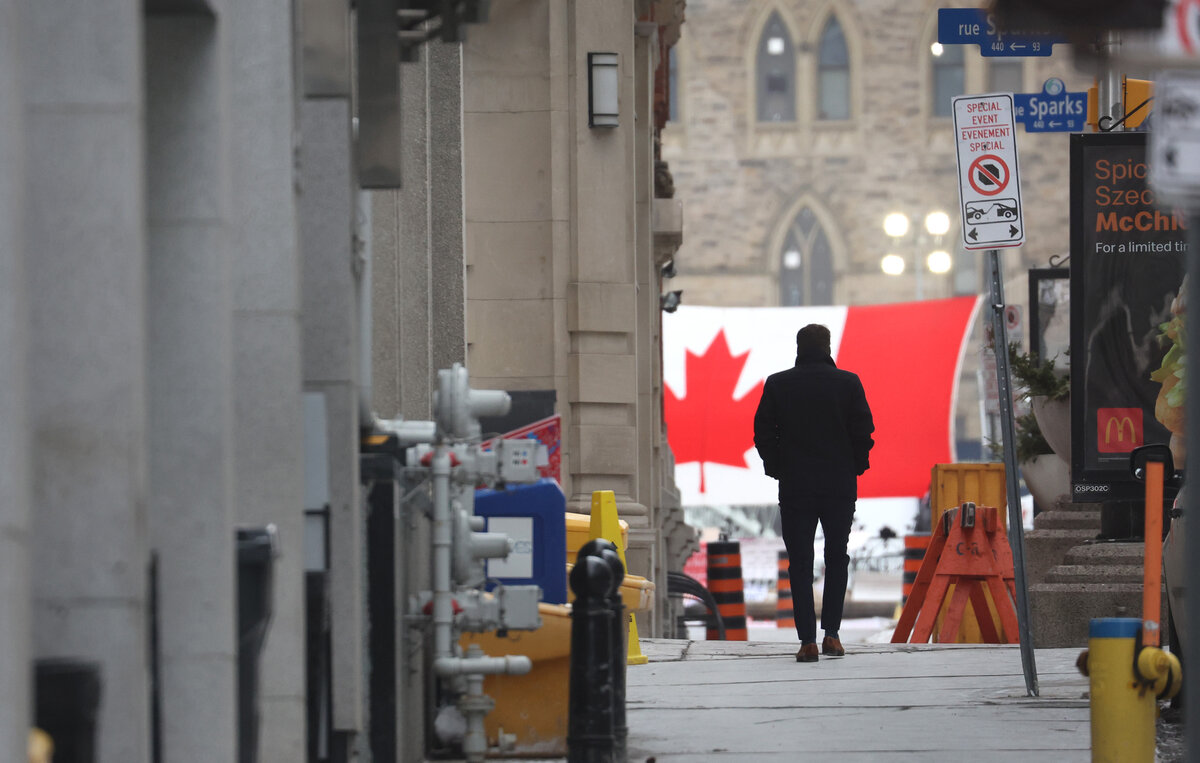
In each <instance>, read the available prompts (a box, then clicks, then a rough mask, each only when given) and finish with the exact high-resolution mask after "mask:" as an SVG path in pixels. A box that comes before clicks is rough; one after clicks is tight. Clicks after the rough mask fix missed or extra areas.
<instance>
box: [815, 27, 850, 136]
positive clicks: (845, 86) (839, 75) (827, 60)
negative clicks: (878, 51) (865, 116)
mask: <svg viewBox="0 0 1200 763" xmlns="http://www.w3.org/2000/svg"><path fill="white" fill-rule="evenodd" d="M817 116H818V118H819V119H825V120H844V119H849V118H850V50H849V48H847V47H846V35H845V33H843V31H842V25H841V23H840V22H839V21H838V19H837V16H830V17H829V20H828V21H827V22H825V29H824V30H822V32H821V42H820V45H819V47H818V49H817Z"/></svg>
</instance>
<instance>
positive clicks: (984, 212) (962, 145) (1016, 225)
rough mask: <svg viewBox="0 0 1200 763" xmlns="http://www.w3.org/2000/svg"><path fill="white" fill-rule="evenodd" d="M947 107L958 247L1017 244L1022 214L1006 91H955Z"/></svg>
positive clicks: (1009, 99) (1022, 228) (1020, 238)
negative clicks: (959, 226) (955, 163)
mask: <svg viewBox="0 0 1200 763" xmlns="http://www.w3.org/2000/svg"><path fill="white" fill-rule="evenodd" d="M953 110H954V137H955V144H956V146H957V152H956V154H957V158H958V198H959V202H960V203H959V210H960V212H961V213H962V244H963V247H964V248H966V249H999V248H1002V247H1010V246H1020V245H1021V244H1023V243H1025V220H1024V217H1023V215H1022V214H1021V183H1020V177H1019V173H1018V170H1017V129H1016V124H1015V123H1014V122H1013V97H1012V94H1011V93H989V94H987V95H960V96H958V97H957V98H955V99H953Z"/></svg>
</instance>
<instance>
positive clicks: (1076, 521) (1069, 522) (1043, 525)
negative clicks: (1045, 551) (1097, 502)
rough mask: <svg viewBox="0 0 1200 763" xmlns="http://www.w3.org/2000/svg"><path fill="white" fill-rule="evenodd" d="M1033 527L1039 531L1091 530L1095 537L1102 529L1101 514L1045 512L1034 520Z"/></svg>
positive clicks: (1088, 512) (1063, 511) (1093, 512)
mask: <svg viewBox="0 0 1200 763" xmlns="http://www.w3.org/2000/svg"><path fill="white" fill-rule="evenodd" d="M1033 526H1034V528H1035V529H1038V530H1090V531H1091V532H1092V534H1093V536H1094V535H1095V534H1096V533H1097V532H1099V529H1100V512H1098V511H1066V510H1058V509H1055V510H1053V511H1043V512H1042V513H1041V514H1038V515H1037V516H1036V517H1034V518H1033Z"/></svg>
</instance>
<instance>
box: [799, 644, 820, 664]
mask: <svg viewBox="0 0 1200 763" xmlns="http://www.w3.org/2000/svg"><path fill="white" fill-rule="evenodd" d="M818 659H820V658H819V657H817V645H816V644H803V645H801V647H800V651H799V652H796V662H816V661H817V660H818Z"/></svg>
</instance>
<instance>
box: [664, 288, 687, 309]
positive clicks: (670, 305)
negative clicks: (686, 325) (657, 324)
mask: <svg viewBox="0 0 1200 763" xmlns="http://www.w3.org/2000/svg"><path fill="white" fill-rule="evenodd" d="M681 302H683V290H682V289H680V290H678V291H669V292H667V293H666V294H663V295H661V296H659V298H658V303H659V306H660V307H661V308H662V311H663V312H664V313H673V312H675V311H676V310H678V309H679V305H680V303H681Z"/></svg>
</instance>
